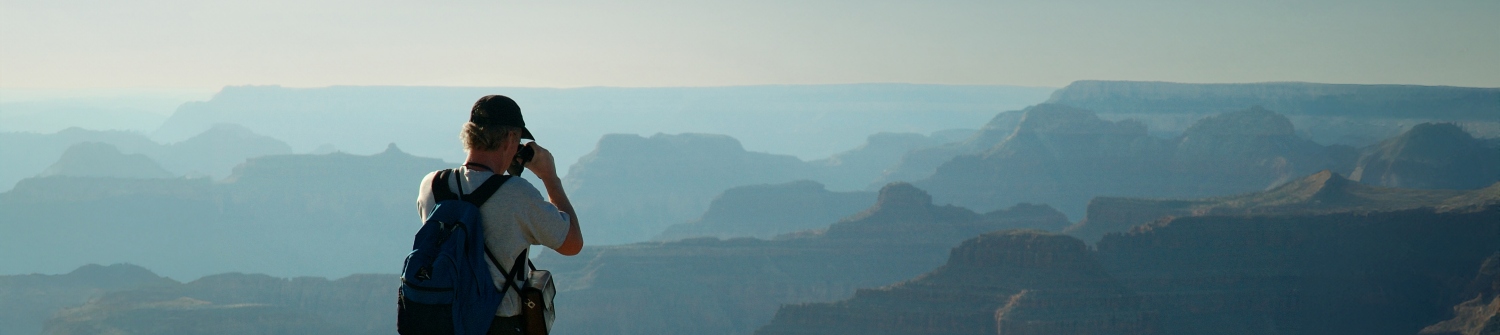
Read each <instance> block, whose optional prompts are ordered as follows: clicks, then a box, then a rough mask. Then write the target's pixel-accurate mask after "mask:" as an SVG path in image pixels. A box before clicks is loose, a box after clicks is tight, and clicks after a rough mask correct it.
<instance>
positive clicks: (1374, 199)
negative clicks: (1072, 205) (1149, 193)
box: [1064, 171, 1500, 241]
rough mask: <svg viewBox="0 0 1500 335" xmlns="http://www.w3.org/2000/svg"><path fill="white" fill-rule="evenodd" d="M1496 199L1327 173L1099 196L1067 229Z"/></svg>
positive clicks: (1085, 234)
mask: <svg viewBox="0 0 1500 335" xmlns="http://www.w3.org/2000/svg"><path fill="white" fill-rule="evenodd" d="M1496 198H1500V187H1494V188H1493V189H1485V190H1476V191H1458V190H1420V189H1398V188H1387V187H1379V186H1370V185H1365V184H1361V183H1358V182H1354V181H1351V180H1349V179H1346V178H1344V177H1343V176H1341V175H1339V174H1338V173H1335V172H1332V171H1322V172H1318V173H1314V174H1312V175H1309V176H1306V177H1303V178H1302V179H1299V180H1296V181H1293V182H1289V183H1286V184H1283V185H1281V186H1277V187H1276V188H1273V189H1270V190H1267V191H1264V192H1255V193H1247V194H1241V195H1235V196H1226V197H1217V198H1208V199H1197V200H1154V199H1133V198H1114V197H1099V198H1094V200H1093V201H1091V202H1090V203H1089V214H1088V216H1087V217H1086V218H1085V219H1084V220H1083V221H1080V222H1079V223H1077V224H1075V225H1073V226H1070V227H1068V228H1067V229H1066V230H1064V231H1065V232H1067V233H1068V234H1070V235H1073V236H1077V237H1079V238H1081V239H1084V240H1085V241H1097V240H1098V239H1099V238H1101V237H1103V236H1104V235H1105V234H1107V233H1112V232H1123V231H1127V230H1129V229H1130V228H1131V227H1134V226H1137V225H1142V224H1147V223H1152V222H1155V221H1158V220H1163V219H1171V218H1174V217H1185V216H1205V215H1244V214H1265V213H1336V212H1348V211H1370V210H1400V209H1411V208H1419V207H1439V208H1445V209H1452V208H1460V207H1467V208H1482V207H1484V206H1486V204H1490V203H1491V202H1492V201H1493V199H1496Z"/></svg>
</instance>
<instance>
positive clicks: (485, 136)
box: [458, 122, 521, 151]
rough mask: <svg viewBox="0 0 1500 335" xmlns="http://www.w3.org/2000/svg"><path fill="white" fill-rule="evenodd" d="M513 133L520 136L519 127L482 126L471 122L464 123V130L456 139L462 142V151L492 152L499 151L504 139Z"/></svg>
mask: <svg viewBox="0 0 1500 335" xmlns="http://www.w3.org/2000/svg"><path fill="white" fill-rule="evenodd" d="M511 133H515V134H516V136H520V133H521V127H512V126H497V125H482V124H478V123H473V122H466V123H464V130H463V131H462V132H459V134H458V138H459V139H461V140H463V142H464V150H479V151H493V150H499V149H500V145H501V144H504V143H505V139H506V138H507V137H509V136H510V134H511Z"/></svg>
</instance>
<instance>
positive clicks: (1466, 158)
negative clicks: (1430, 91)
mask: <svg viewBox="0 0 1500 335" xmlns="http://www.w3.org/2000/svg"><path fill="white" fill-rule="evenodd" d="M1350 179H1354V180H1357V181H1360V182H1363V183H1366V184H1371V185H1380V186H1386V187H1402V188H1439V189H1476V188H1481V187H1485V186H1489V185H1490V184H1494V183H1495V182H1500V148H1493V147H1489V146H1487V145H1486V144H1485V143H1484V142H1483V141H1481V140H1478V139H1475V138H1474V137H1472V136H1470V135H1469V133H1468V132H1465V131H1464V130H1463V129H1462V128H1459V127H1458V126H1457V125H1455V124H1452V123H1424V124H1419V125H1416V126H1414V127H1412V128H1411V130H1408V131H1407V132H1406V133H1403V134H1401V136H1397V137H1394V138H1391V139H1388V140H1385V141H1382V142H1380V143H1379V144H1376V145H1373V146H1370V147H1368V148H1365V149H1364V150H1362V152H1361V154H1360V158H1359V165H1358V167H1356V168H1355V170H1354V172H1353V174H1351V175H1350Z"/></svg>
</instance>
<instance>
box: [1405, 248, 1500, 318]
mask: <svg viewBox="0 0 1500 335" xmlns="http://www.w3.org/2000/svg"><path fill="white" fill-rule="evenodd" d="M1462 296H1464V297H1474V298H1473V299H1469V300H1466V301H1464V302H1462V303H1459V304H1458V305H1456V306H1453V314H1454V316H1453V318H1452V319H1449V320H1446V321H1443V322H1439V323H1437V324H1434V325H1431V326H1427V327H1426V328H1422V332H1421V334H1436V335H1494V334H1500V252H1496V253H1495V254H1494V255H1491V256H1490V258H1488V259H1485V260H1484V264H1482V265H1480V266H1479V274H1478V275H1475V276H1474V280H1473V281H1472V282H1469V286H1468V287H1467V288H1466V289H1465V290H1464V294H1463V295H1462Z"/></svg>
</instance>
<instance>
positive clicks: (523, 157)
mask: <svg viewBox="0 0 1500 335" xmlns="http://www.w3.org/2000/svg"><path fill="white" fill-rule="evenodd" d="M535 155H536V150H532V149H531V142H527V143H525V144H520V145H518V146H517V148H516V158H515V159H514V160H513V161H511V162H510V169H507V170H506V171H507V172H510V175H512V176H519V175H521V171H523V170H525V169H526V163H527V162H530V161H531V157H532V156H535Z"/></svg>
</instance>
